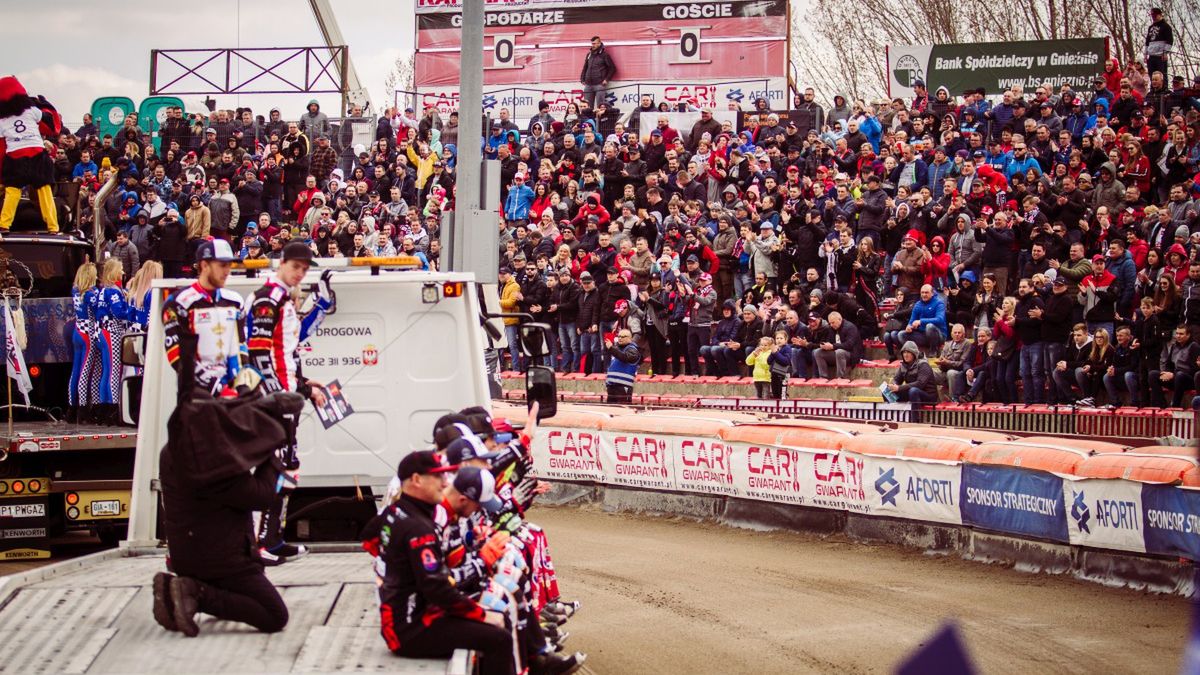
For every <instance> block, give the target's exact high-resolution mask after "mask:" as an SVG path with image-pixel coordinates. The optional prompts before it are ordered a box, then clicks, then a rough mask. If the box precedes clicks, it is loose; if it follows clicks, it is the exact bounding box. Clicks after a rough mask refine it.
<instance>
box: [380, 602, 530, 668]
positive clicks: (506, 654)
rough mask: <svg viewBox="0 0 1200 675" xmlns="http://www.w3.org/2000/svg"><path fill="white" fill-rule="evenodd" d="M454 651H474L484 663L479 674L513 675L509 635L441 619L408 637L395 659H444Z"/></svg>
mask: <svg viewBox="0 0 1200 675" xmlns="http://www.w3.org/2000/svg"><path fill="white" fill-rule="evenodd" d="M455 649H473V650H475V651H477V652H479V653H480V655H481V656H482V657H483V660H482V661H481V662H480V664H479V672H480V673H481V674H482V675H513V668H514V666H513V644H512V634H511V633H509V632H508V631H506V630H504V629H502V628H497V627H495V626H492V625H489V624H486V623H481V622H479V621H471V620H469V619H460V618H458V617H455V616H444V617H442V618H440V619H438V620H436V621H434V622H433V623H431V624H429V626H427V627H425V628H424V629H422V630H421V631H420V632H418V633H416V634H415V635H411V636H409V637H407V638H406V639H405V640H403V641H402V642H401V643H400V648H399V649H397V650H396V654H397V655H398V656H411V657H413V658H446V657H448V656H450V654H452V653H453V652H454V650H455Z"/></svg>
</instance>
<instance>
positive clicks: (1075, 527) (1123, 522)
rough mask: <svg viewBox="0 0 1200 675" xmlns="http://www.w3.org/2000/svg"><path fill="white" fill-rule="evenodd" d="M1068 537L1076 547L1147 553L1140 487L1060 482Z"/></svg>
mask: <svg viewBox="0 0 1200 675" xmlns="http://www.w3.org/2000/svg"><path fill="white" fill-rule="evenodd" d="M1063 504H1064V506H1065V507H1066V509H1067V533H1068V534H1069V535H1070V538H1071V543H1072V544H1074V545H1076V546H1089V547H1092V548H1113V549H1118V550H1121V551H1134V552H1137V553H1145V552H1146V539H1145V536H1144V535H1143V527H1142V486H1141V485H1139V484H1138V483H1133V482H1130V481H1126V480H1112V479H1082V480H1073V479H1067V480H1064V481H1063Z"/></svg>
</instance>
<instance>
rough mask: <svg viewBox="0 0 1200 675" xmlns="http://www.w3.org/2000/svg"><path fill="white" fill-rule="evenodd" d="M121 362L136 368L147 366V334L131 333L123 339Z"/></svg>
mask: <svg viewBox="0 0 1200 675" xmlns="http://www.w3.org/2000/svg"><path fill="white" fill-rule="evenodd" d="M121 363H122V364H123V365H126V366H133V367H134V368H144V367H146V334H145V333H129V334H127V335H125V337H124V338H123V339H122V340H121Z"/></svg>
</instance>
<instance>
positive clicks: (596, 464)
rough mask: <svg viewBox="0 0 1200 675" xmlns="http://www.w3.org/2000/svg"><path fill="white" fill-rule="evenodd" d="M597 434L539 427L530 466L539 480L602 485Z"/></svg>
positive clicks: (598, 437) (591, 430) (587, 431)
mask: <svg viewBox="0 0 1200 675" xmlns="http://www.w3.org/2000/svg"><path fill="white" fill-rule="evenodd" d="M600 444H601V440H600V432H599V431H598V430H595V429H562V428H556V427H538V429H537V434H536V436H534V439H533V445H534V447H535V448H545V450H546V451H545V452H535V453H534V455H533V466H534V469H536V470H537V473H538V475H539V476H541V477H543V478H548V479H551V480H553V479H559V480H586V481H596V482H598V483H599V482H603V481H604V464H603V460H602V458H601V450H600Z"/></svg>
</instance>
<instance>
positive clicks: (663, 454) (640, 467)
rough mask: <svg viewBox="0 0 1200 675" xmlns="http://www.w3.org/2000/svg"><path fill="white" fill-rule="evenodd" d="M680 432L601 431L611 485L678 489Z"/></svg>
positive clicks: (606, 475)
mask: <svg viewBox="0 0 1200 675" xmlns="http://www.w3.org/2000/svg"><path fill="white" fill-rule="evenodd" d="M678 442H679V437H678V436H667V435H660V434H648V433H642V432H638V431H618V432H613V433H603V434H601V435H600V455H601V457H602V458H603V460H602V461H603V464H604V479H605V482H607V483H609V484H610V485H622V486H625V487H633V488H649V489H654V490H678V489H679V487H678V486H677V485H676V484H675V462H674V459H675V456H676V454H677V444H678Z"/></svg>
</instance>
